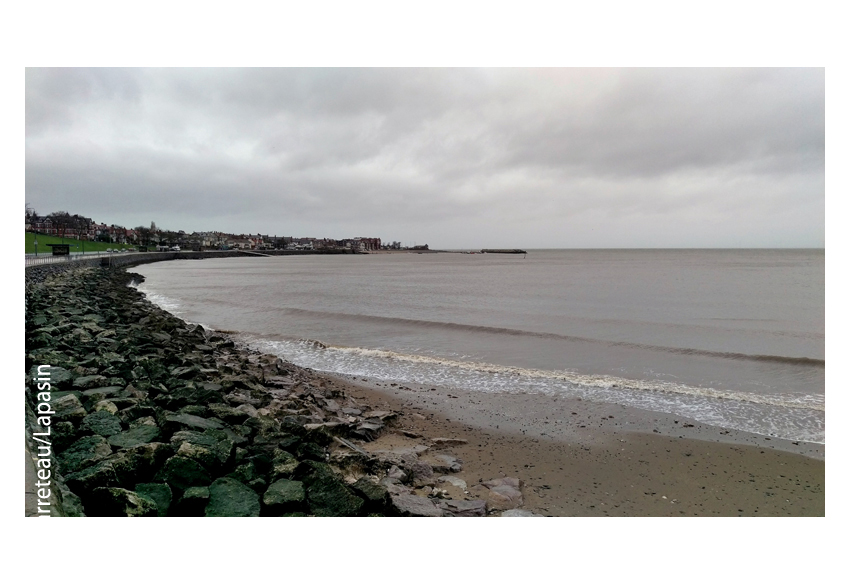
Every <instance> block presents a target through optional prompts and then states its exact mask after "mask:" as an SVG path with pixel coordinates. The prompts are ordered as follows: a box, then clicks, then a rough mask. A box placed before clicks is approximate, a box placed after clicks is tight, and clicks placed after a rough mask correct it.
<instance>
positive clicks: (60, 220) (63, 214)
mask: <svg viewBox="0 0 850 584" xmlns="http://www.w3.org/2000/svg"><path fill="white" fill-rule="evenodd" d="M48 217H49V218H50V221H52V222H53V224H54V225H55V226H56V230H57V231H58V232H59V237H62V238H64V237H65V233H66V232H67V231H68V230H69V229H71V230H73V224H74V220H73V218H72V217H71V216H70V215H69V214H68V212H67V211H54V212H53V213H51V214H50V215H48Z"/></svg>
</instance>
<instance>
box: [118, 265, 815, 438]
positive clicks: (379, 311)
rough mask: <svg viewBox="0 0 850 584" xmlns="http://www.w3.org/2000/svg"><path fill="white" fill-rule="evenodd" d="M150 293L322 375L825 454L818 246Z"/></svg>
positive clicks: (237, 269)
mask: <svg viewBox="0 0 850 584" xmlns="http://www.w3.org/2000/svg"><path fill="white" fill-rule="evenodd" d="M135 271H137V272H139V273H142V274H143V275H145V276H146V281H145V282H144V284H142V285H141V286H140V289H141V290H142V291H144V292H146V293H147V294H148V297H149V298H150V299H151V300H152V301H154V302H156V303H158V304H159V305H160V306H162V307H163V308H165V309H167V310H169V311H171V312H172V313H174V314H176V315H178V316H180V317H181V318H184V319H186V320H189V321H191V322H198V323H202V324H204V325H205V326H207V327H211V328H214V329H218V330H228V331H236V332H238V333H239V335H240V337H241V338H242V340H244V341H246V342H248V343H249V344H251V345H253V346H255V347H256V348H258V349H261V350H263V351H267V352H271V353H275V354H278V355H280V356H282V357H284V358H285V359H288V360H290V361H292V362H294V363H297V364H299V365H302V366H305V367H311V368H313V369H316V370H323V371H332V372H336V373H344V374H352V375H358V376H362V377H369V378H374V379H381V380H391V381H395V382H401V383H404V382H407V383H421V384H432V385H444V386H452V387H456V388H458V389H460V390H466V391H470V392H482V393H487V392H540V393H544V394H552V395H567V396H575V397H582V398H584V399H590V400H597V401H604V402H614V403H620V404H623V405H627V406H633V407H637V408H642V409H646V410H651V411H659V412H668V413H674V414H678V415H682V416H688V417H691V418H694V419H696V420H699V421H701V422H704V423H708V424H712V425H716V426H720V427H725V428H734V429H738V430H746V431H750V432H756V433H759V434H765V435H769V436H777V437H782V438H788V439H793V440H804V441H810V442H824V432H825V427H824V377H825V361H824V319H825V313H824V251H823V250H531V251H530V252H529V253H528V255H527V256H522V255H496V254H486V255H481V254H474V255H471V254H459V253H439V254H433V253H432V254H427V253H426V254H415V253H414V254H373V255H358V256H350V255H346V256H285V257H269V258H259V257H257V258H248V257H246V258H231V259H213V260H204V261H173V262H161V263H155V264H148V265H143V266H139V267H137V268H135Z"/></svg>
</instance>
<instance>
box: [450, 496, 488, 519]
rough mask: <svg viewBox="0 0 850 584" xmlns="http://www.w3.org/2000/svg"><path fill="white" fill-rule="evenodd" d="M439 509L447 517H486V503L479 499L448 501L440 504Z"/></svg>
mask: <svg viewBox="0 0 850 584" xmlns="http://www.w3.org/2000/svg"><path fill="white" fill-rule="evenodd" d="M440 509H442V510H443V514H444V515H446V516H448V517H484V516H485V515H487V502H486V501H483V500H481V499H473V500H472V501H463V500H458V499H448V500H445V501H441V502H440Z"/></svg>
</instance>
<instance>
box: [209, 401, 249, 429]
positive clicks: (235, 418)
mask: <svg viewBox="0 0 850 584" xmlns="http://www.w3.org/2000/svg"><path fill="white" fill-rule="evenodd" d="M241 407H243V406H240V408H241ZM249 407H250V406H249ZM207 408H208V409H209V411H210V413H211V414H212V415H213V416H215V417H216V418H219V419H220V420H224V421H225V422H226V423H228V424H233V425H239V424H241V423H243V422H245V420H247V419H248V418H251V417H256V411H257V410H256V409H254V414H255V415H254V416H251V415H250V414H249V413H248V412H246V411H245V410H242V409H239V408H234V407H231V406H228V405H224V404H210V405H208V406H207Z"/></svg>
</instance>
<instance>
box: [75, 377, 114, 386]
mask: <svg viewBox="0 0 850 584" xmlns="http://www.w3.org/2000/svg"><path fill="white" fill-rule="evenodd" d="M104 384H106V377H104V376H103V375H86V376H84V377H77V378H76V379H75V380H74V387H75V388H77V389H92V388H94V387H102V386H103V385H104Z"/></svg>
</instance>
